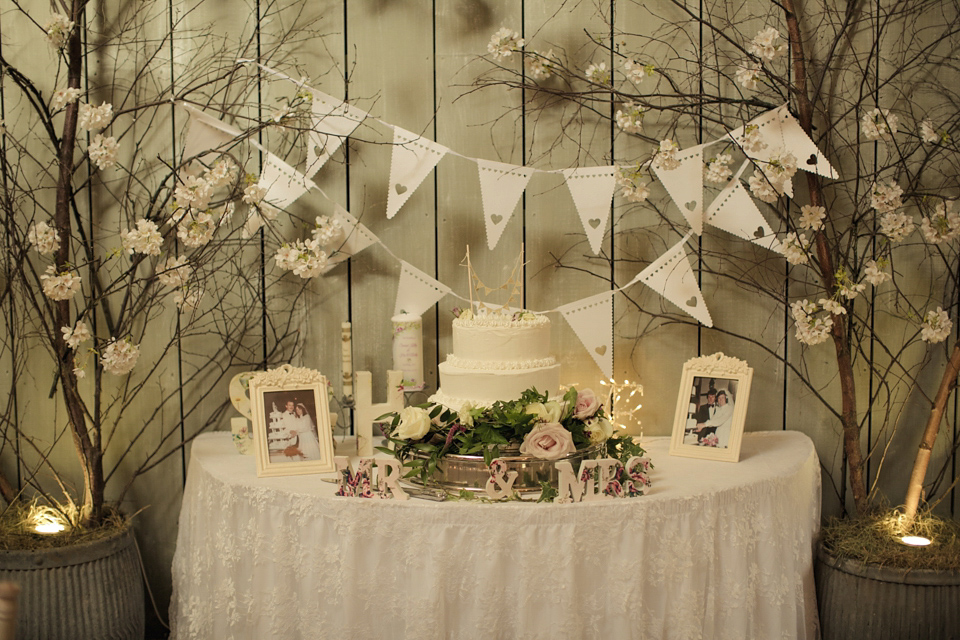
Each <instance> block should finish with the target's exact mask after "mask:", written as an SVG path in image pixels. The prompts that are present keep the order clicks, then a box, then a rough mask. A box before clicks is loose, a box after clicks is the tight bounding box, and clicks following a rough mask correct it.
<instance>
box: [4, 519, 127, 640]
mask: <svg viewBox="0 0 960 640" xmlns="http://www.w3.org/2000/svg"><path fill="white" fill-rule="evenodd" d="M0 581H10V582H15V583H17V584H18V585H20V588H21V592H20V601H19V614H18V616H17V637H18V638H57V639H59V640H71V639H76V640H91V639H92V638H97V639H106V638H118V639H126V638H130V639H134V638H135V639H137V640H139V639H141V638H143V632H144V600H143V580H142V577H141V572H140V559H139V555H138V554H137V548H136V541H135V540H134V537H133V530H132V529H131V528H127V529H125V530H123V531H122V532H118V534H117V535H115V536H112V537H109V538H105V539H103V540H97V541H95V542H90V543H85V544H78V545H70V546H65V547H58V548H53V549H36V550H29V551H0Z"/></svg>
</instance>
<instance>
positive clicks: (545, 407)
mask: <svg viewBox="0 0 960 640" xmlns="http://www.w3.org/2000/svg"><path fill="white" fill-rule="evenodd" d="M523 410H524V411H525V412H526V413H529V414H531V415H533V416H536V418H537V422H560V418H561V417H562V416H563V404H561V403H559V402H554V401H550V402H547V403H546V404H544V403H543V402H532V403H530V404H528V405H527V406H526V407H524V409H523Z"/></svg>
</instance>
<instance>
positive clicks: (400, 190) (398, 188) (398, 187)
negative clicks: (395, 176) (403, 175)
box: [393, 182, 407, 196]
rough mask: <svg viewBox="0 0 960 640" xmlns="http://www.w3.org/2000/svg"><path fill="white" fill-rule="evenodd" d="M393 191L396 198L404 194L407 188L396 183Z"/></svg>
mask: <svg viewBox="0 0 960 640" xmlns="http://www.w3.org/2000/svg"><path fill="white" fill-rule="evenodd" d="M393 190H394V191H396V192H397V195H398V196H402V195H403V194H405V193H406V192H407V188H406V187H405V186H403V185H402V184H400V183H399V182H398V183H397V184H395V185H393Z"/></svg>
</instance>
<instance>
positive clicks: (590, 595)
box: [170, 431, 820, 640]
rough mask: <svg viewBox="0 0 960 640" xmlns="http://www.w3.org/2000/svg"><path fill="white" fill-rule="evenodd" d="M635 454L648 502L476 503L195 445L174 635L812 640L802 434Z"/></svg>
mask: <svg viewBox="0 0 960 640" xmlns="http://www.w3.org/2000/svg"><path fill="white" fill-rule="evenodd" d="M643 445H644V447H645V448H646V449H647V452H648V455H649V456H650V457H651V458H652V460H653V463H654V466H655V469H654V471H653V474H652V479H653V483H654V484H653V487H652V488H651V489H650V491H649V493H648V494H647V495H646V496H643V497H639V498H628V499H611V500H607V501H601V502H589V503H579V504H562V505H561V504H527V503H524V504H519V503H515V502H513V503H498V504H483V503H476V502H467V501H448V502H443V503H437V502H429V501H426V500H417V499H411V500H408V501H405V502H404V501H397V500H384V501H379V500H370V499H362V498H342V497H336V496H334V491H335V489H336V485H335V484H332V483H328V482H323V481H322V480H321V478H323V477H328V478H331V477H334V476H333V474H325V475H323V476H317V475H301V476H287V477H279V478H257V476H256V469H255V466H256V465H255V461H254V459H253V457H252V456H241V455H239V454H237V453H236V451H235V449H234V446H233V444H232V442H231V435H230V434H229V433H212V434H206V435H203V436H200V437H199V438H197V440H196V442H195V443H194V445H193V448H192V453H191V460H190V467H189V472H188V476H187V485H186V488H185V493H184V499H183V506H182V510H181V514H180V528H179V534H178V538H177V550H176V554H175V556H174V560H173V599H172V601H171V604H170V619H171V626H172V629H173V634H172V636H171V637H172V638H179V639H186V638H197V639H204V640H206V639H210V638H237V639H239V638H251V639H253V638H257V639H262V638H283V639H284V640H289V639H291V638H418V639H423V638H476V637H488V638H519V637H522V638H618V639H624V638H676V639H678V640H680V639H682V640H689V639H690V638H718V639H722V638H731V639H735V640H743V639H744V638H764V639H766V638H778V639H781V638H801V639H807V638H809V639H813V638H815V637H816V625H817V617H816V615H817V614H816V601H815V595H814V586H813V569H812V554H813V546H814V541H815V536H816V532H817V530H818V527H819V520H820V467H819V462H818V460H817V456H816V452H815V451H814V448H813V443H812V442H811V441H810V439H809V438H807V437H806V436H805V435H803V434H801V433H798V432H792V431H777V432H754V433H746V434H744V436H743V442H742V445H741V458H740V462H739V463H730V462H718V461H710V460H700V459H693V458H681V457H674V456H670V455H669V454H668V453H667V451H668V447H669V439H668V438H652V439H647V440H645V441H644V443H643Z"/></svg>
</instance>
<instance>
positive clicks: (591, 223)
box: [587, 218, 601, 229]
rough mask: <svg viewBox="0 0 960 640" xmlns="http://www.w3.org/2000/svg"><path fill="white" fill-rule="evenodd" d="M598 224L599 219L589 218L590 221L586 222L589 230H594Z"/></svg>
mask: <svg viewBox="0 0 960 640" xmlns="http://www.w3.org/2000/svg"><path fill="white" fill-rule="evenodd" d="M600 222H601V220H600V218H591V219H590V220H588V221H587V224H589V225H590V227H591V228H593V229H596V228H597V227H599V226H600Z"/></svg>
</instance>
